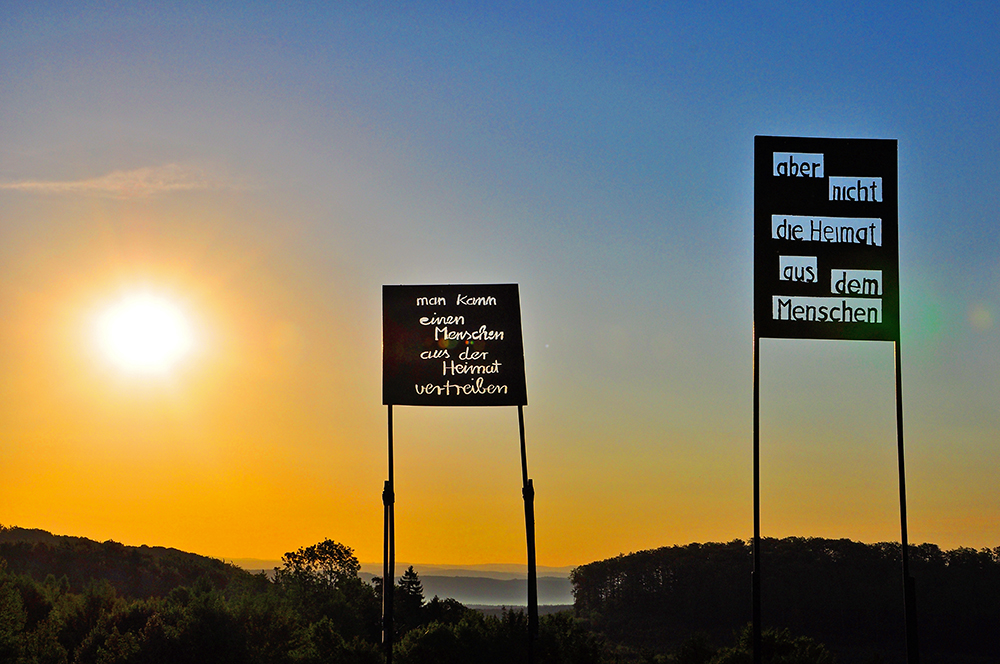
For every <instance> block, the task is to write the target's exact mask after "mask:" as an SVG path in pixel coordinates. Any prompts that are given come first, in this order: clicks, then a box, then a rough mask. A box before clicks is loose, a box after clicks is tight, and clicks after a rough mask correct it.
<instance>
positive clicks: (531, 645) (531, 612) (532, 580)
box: [517, 404, 538, 663]
mask: <svg viewBox="0 0 1000 664" xmlns="http://www.w3.org/2000/svg"><path fill="white" fill-rule="evenodd" d="M517 423H518V428H519V429H520V433H521V482H522V485H521V496H522V497H523V498H524V528H525V531H526V533H527V539H528V662H529V663H533V662H534V661H535V639H537V638H538V576H537V573H536V569H535V487H534V484H533V483H532V481H531V480H530V479H528V453H527V448H526V447H525V444H524V408H523V406H521V405H520V404H518V406H517Z"/></svg>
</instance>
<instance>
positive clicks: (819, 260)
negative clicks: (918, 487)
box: [753, 136, 919, 664]
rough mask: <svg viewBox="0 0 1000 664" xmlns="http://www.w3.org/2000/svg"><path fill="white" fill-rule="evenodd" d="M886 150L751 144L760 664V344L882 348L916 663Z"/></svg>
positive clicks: (864, 142)
mask: <svg viewBox="0 0 1000 664" xmlns="http://www.w3.org/2000/svg"><path fill="white" fill-rule="evenodd" d="M896 154H897V148H896V141H894V140H874V139H833V138H791V137H783V136H757V137H756V138H755V141H754V307H753V308H754V361H753V365H754V396H753V411H754V443H753V444H754V470H753V472H754V542H753V561H754V563H753V647H754V662H755V663H759V662H760V657H761V653H760V649H761V648H760V636H761V616H760V581H761V579H760V558H761V556H760V463H759V461H760V426H759V425H760V417H759V414H760V408H759V406H760V380H759V377H760V373H759V350H760V338H761V337H776V338H794V339H803V338H805V339H857V340H871V341H891V342H893V344H894V347H895V364H896V439H897V456H898V462H899V498H900V521H901V540H902V542H901V546H902V561H903V583H904V585H903V588H904V611H905V615H906V639H907V643H906V645H907V657H908V662H909V664H916V662H917V661H918V660H919V655H918V650H917V632H916V614H915V599H914V586H913V579H912V577H910V574H909V556H908V551H907V550H908V541H907V532H906V484H905V473H904V463H903V410H902V377H901V375H902V374H901V370H900V354H899V244H898V221H899V208H898V202H897V166H896Z"/></svg>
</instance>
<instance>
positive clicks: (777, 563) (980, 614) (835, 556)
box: [570, 537, 1000, 664]
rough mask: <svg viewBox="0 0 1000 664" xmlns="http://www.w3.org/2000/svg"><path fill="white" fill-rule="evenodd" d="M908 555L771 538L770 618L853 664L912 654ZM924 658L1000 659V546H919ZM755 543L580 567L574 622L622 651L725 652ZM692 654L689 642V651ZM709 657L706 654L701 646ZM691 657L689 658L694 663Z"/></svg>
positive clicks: (765, 574)
mask: <svg viewBox="0 0 1000 664" xmlns="http://www.w3.org/2000/svg"><path fill="white" fill-rule="evenodd" d="M900 557H901V556H900V547H899V545H898V544H894V543H886V542H882V543H877V544H863V543H860V542H853V541H850V540H847V539H840V540H831V539H823V538H795V537H790V538H785V539H769V538H768V539H764V540H763V541H762V564H761V567H762V578H761V586H762V613H763V618H764V620H765V622H766V624H768V625H775V626H779V627H781V628H787V629H789V630H791V632H792V633H795V634H808V635H810V636H811V637H813V638H815V639H817V640H818V641H820V642H822V643H825V644H827V645H828V646H829V647H830V648H831V649H832V650H833V651H835V652H837V653H838V654H839V655H840V656H841V657H842V658H843V659H844V660H845V661H876V660H878V659H879V658H881V659H884V660H885V661H893V662H894V661H897V660H899V659H900V658H901V657H902V655H903V651H904V649H905V646H904V625H903V588H902V575H901V561H900ZM909 558H910V572H911V574H912V576H913V577H914V578H915V579H916V588H917V593H916V594H917V616H918V622H919V639H920V647H921V652H922V653H934V654H935V655H936V656H938V657H941V658H942V659H943V658H945V657H951V658H956V660H960V661H966V662H972V661H997V659H998V657H1000V641H998V640H997V639H995V638H994V636H993V635H995V634H996V630H997V625H998V623H997V616H998V615H1000V548H997V549H992V550H990V549H982V550H979V551H976V550H973V549H964V548H963V549H955V550H953V551H941V550H940V549H939V548H938V547H936V546H934V545H930V544H923V545H920V546H911V547H910V549H909ZM751 569H752V556H751V546H750V542H743V541H740V540H735V541H732V542H728V543H724V544H723V543H709V544H690V545H687V546H672V547H664V548H661V549H655V550H650V551H641V552H638V553H633V554H630V555H627V556H626V555H620V556H617V557H616V558H611V559H608V560H603V561H598V562H594V563H590V564H588V565H583V566H581V567H578V568H576V569H575V570H573V572H572V574H571V576H570V578H571V581H572V583H573V593H574V597H575V600H576V602H575V611H576V615H577V616H578V617H579V618H581V619H584V620H586V621H587V622H588V624H589V625H590V626H591V627H592V628H593V629H594V630H596V631H598V632H600V633H603V634H605V635H607V637H608V638H609V639H610V640H611V641H612V642H614V643H618V644H624V645H627V646H629V647H631V648H634V649H643V648H647V649H650V650H652V651H654V652H659V653H665V652H670V651H673V652H674V653H675V660H676V661H681V660H680V659H679V657H680V652H681V651H680V647H681V645H682V644H684V643H685V641H686V640H687V639H689V638H690V635H692V634H695V633H699V632H701V633H703V634H704V636H703V637H702V639H703V641H704V644H703V645H706V646H707V645H711V647H714V648H717V647H719V646H720V645H721V644H723V643H725V642H726V641H728V640H729V638H730V637H729V635H730V634H732V633H733V632H734V630H736V629H737V628H738V627H739V626H740V625H745V624H747V623H748V622H749V621H750V606H751V598H750V572H751ZM691 647H692V648H693V646H691ZM702 652H704V648H702ZM696 655H697V653H695V652H694V651H691V652H688V653H687V654H685V655H684V656H685V657H688V658H689V659H688V660H685V661H691V662H692V663H693V664H700V662H698V660H697V657H696Z"/></svg>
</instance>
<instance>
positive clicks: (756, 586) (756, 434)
mask: <svg viewBox="0 0 1000 664" xmlns="http://www.w3.org/2000/svg"><path fill="white" fill-rule="evenodd" d="M750 594H751V598H752V599H751V602H752V604H753V607H752V615H753V618H752V620H753V625H752V630H753V632H752V634H751V637H752V639H753V662H754V664H761V661H760V657H761V649H760V645H761V622H760V337H758V336H757V329H756V326H755V327H754V333H753V571H752V572H751V573H750Z"/></svg>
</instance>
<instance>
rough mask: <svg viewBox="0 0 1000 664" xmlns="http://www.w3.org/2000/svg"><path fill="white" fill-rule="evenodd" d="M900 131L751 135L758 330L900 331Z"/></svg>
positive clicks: (842, 334) (895, 336) (873, 336)
mask: <svg viewBox="0 0 1000 664" xmlns="http://www.w3.org/2000/svg"><path fill="white" fill-rule="evenodd" d="M896 188H897V175H896V141H894V140H875V139H835V138H789V137H779V136H757V137H755V139H754V330H755V334H756V335H757V336H758V337H784V338H812V339H869V340H883V341H898V340H899V246H898V240H897V226H898V217H899V212H898V204H897V200H896Z"/></svg>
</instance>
